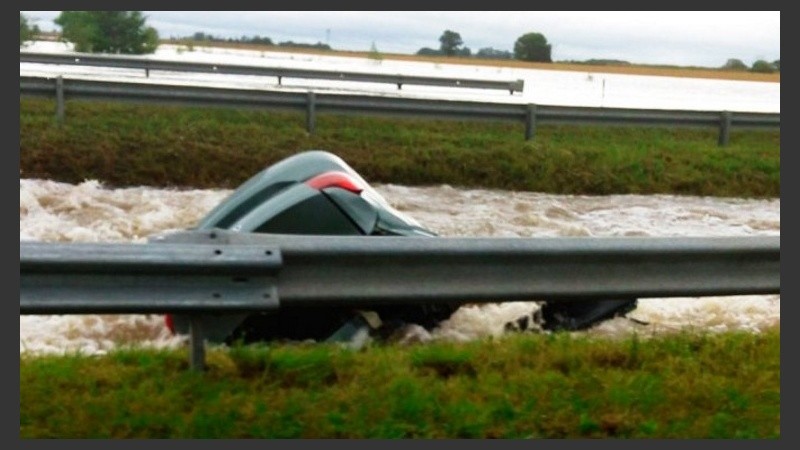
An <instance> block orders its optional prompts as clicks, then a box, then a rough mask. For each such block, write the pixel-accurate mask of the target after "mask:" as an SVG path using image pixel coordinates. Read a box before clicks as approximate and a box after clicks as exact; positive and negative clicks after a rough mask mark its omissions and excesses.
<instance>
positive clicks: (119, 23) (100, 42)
mask: <svg viewBox="0 0 800 450" xmlns="http://www.w3.org/2000/svg"><path fill="white" fill-rule="evenodd" d="M54 22H55V23H56V24H57V25H59V26H61V39H62V40H65V41H69V42H71V43H72V44H73V45H74V46H75V50H76V51H79V52H91V53H124V54H145V53H153V52H155V51H156V49H157V48H158V45H159V36H158V32H157V31H156V29H155V28H153V27H151V26H148V25H147V24H146V17H145V16H144V15H143V14H142V12H141V11H62V12H61V14H59V15H58V17H56V19H55V20H54ZM39 33H40V30H39V27H38V26H36V25H35V24H31V23H30V21H29V20H28V18H26V17H25V16H24V15H23V14H22V13H21V12H20V14H19V45H20V47H22V46H23V45H25V43H26V42H30V41H32V40H33V39H34V38H35V37H36V35H37V34H39ZM173 39H174V38H173ZM181 40H191V41H195V42H196V41H209V42H238V43H246V44H264V45H277V46H282V47H295V48H311V49H318V50H331V47H330V46H329V45H328V44H323V43H321V42H317V43H316V44H304V43H297V42H292V41H285V42H279V43H278V44H275V43H274V42H273V41H272V39H270V38H268V37H265V36H259V35H255V36H253V37H249V36H242V37H241V38H219V37H215V36H212V35H210V34H206V33H204V32H197V33H194V35H192V36H187V37H185V38H181ZM377 53H378V52H377V49H376V48H375V44H374V42H373V45H372V49H371V54H377ZM416 54H417V55H422V56H461V57H475V58H486V59H517V60H521V61H533V62H546V63H551V62H553V59H552V44H550V43H549V42H548V41H547V38H546V37H545V36H544V35H543V34H541V33H537V32H530V33H525V34H523V35H521V36H520V37H518V38H517V40H516V41H515V42H514V47H513V51H508V50H498V49H495V48H492V47H485V48H481V49H479V50H478V51H477V52H475V53H474V54H473V53H472V50H471V49H470V48H469V47H466V46H465V45H464V40H463V39H462V37H461V34H460V33H458V32H456V31H453V30H445V31H444V32H443V33H442V35H441V36H440V37H439V48H436V49H434V48H429V47H423V48H421V49H419V50H418V51H417V53H416ZM599 61H603V62H605V63H607V64H608V63H611V62H609V61H610V60H589V61H583V62H580V61H578V62H577V63H584V64H595V63H597V62H599ZM572 62H575V61H572ZM613 63H615V64H630V63H628V62H626V61H616V60H615V61H613ZM720 68H721V69H724V70H748V71H751V72H762V73H772V72H780V70H781V65H780V60H775V61H772V62H769V61H765V60H761V59H760V60H757V61H756V62H754V63H753V65H752V66H749V67H748V66H747V65H746V64H745V63H744V62H742V60H740V59H735V58H731V59H728V60H727V61H726V63H725V64H724V65H722V66H721V67H720Z"/></svg>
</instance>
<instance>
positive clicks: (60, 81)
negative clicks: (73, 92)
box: [56, 75, 64, 124]
mask: <svg viewBox="0 0 800 450" xmlns="http://www.w3.org/2000/svg"><path fill="white" fill-rule="evenodd" d="M56 121H57V122H58V123H59V124H62V123H64V78H63V77H62V76H61V75H59V76H58V78H56Z"/></svg>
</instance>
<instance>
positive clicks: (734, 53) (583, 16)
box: [21, 11, 781, 67]
mask: <svg viewBox="0 0 800 450" xmlns="http://www.w3.org/2000/svg"><path fill="white" fill-rule="evenodd" d="M21 12H22V13H23V14H25V16H26V17H28V18H29V19H32V20H33V21H34V22H35V23H36V24H37V25H39V27H40V28H42V29H43V30H58V29H59V27H58V26H56V25H55V24H54V23H53V22H52V20H53V19H54V18H55V17H56V16H57V15H58V13H59V11H21ZM144 14H145V15H146V16H147V18H148V19H147V23H148V24H149V25H151V26H153V27H155V28H156V30H158V32H159V35H160V36H161V37H162V38H169V37H173V36H174V37H182V36H188V35H191V34H193V33H195V32H198V31H202V32H204V33H207V34H212V35H214V36H220V37H225V38H228V37H241V36H242V35H247V36H254V35H260V36H266V37H269V38H270V39H272V40H273V41H274V42H276V43H277V42H281V41H289V40H291V41H295V42H303V43H309V44H313V43H317V42H322V43H327V44H329V45H330V46H331V47H333V48H334V49H337V50H357V51H368V50H370V48H371V47H372V44H373V43H374V44H375V46H376V47H377V49H378V50H379V51H381V52H384V53H416V51H417V50H419V49H420V48H422V47H430V48H437V49H438V48H439V36H441V35H442V33H443V32H444V31H445V30H452V31H455V32H457V33H459V34H460V35H461V38H462V40H463V41H464V46H466V47H469V48H470V49H471V50H472V52H473V53H475V52H477V51H478V50H479V49H481V48H485V47H492V48H494V49H497V50H509V51H511V50H513V48H514V42H515V41H516V40H517V38H518V37H519V36H521V35H523V34H525V33H529V32H537V33H542V34H543V35H544V36H545V38H547V41H548V42H549V43H550V44H551V45H552V58H553V60H554V61H564V60H586V59H619V60H625V61H629V62H632V63H643V64H669V65H681V66H705V67H719V66H722V65H723V64H724V63H725V62H726V61H727V60H728V59H729V58H737V59H741V60H742V61H743V62H745V63H746V64H748V65H750V64H752V63H753V62H754V61H756V60H758V59H764V60H767V61H774V60H777V59H780V51H781V39H780V35H781V23H780V19H781V17H780V11H687V12H681V11H648V12H641V11H640V12H637V11H629V12H619V11H617V12H602V11H600V12H598V11H594V12H580V11H566V12H559V11H543V12H536V11H144Z"/></svg>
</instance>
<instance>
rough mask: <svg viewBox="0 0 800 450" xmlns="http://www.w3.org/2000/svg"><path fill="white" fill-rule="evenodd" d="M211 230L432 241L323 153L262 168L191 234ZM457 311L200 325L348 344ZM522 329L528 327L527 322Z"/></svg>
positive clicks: (556, 316)
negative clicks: (364, 334)
mask: <svg viewBox="0 0 800 450" xmlns="http://www.w3.org/2000/svg"><path fill="white" fill-rule="evenodd" d="M216 228H222V229H228V230H232V231H240V232H247V233H280V234H302V235H352V236H416V237H430V238H435V237H436V234H435V233H434V232H432V231H430V230H427V229H425V228H423V227H422V226H421V225H420V224H419V223H417V221H415V220H414V219H413V218H411V217H409V216H407V215H406V214H403V213H401V212H400V211H397V210H396V209H395V208H393V207H392V206H391V205H389V203H388V202H387V201H386V200H385V199H384V198H383V197H382V196H381V195H380V194H378V192H377V191H375V189H373V188H372V187H371V186H370V185H369V184H368V183H367V182H366V181H365V180H364V179H363V178H362V177H361V176H360V175H359V174H358V173H357V172H356V171H355V170H353V168H352V167H350V166H349V165H348V164H347V163H345V162H344V161H343V160H342V159H341V158H339V157H338V156H336V155H334V154H331V153H329V152H325V151H320V150H314V151H306V152H302V153H299V154H296V155H294V156H291V157H289V158H286V159H284V160H282V161H280V162H278V163H276V164H274V165H272V166H270V167H268V168H266V169H264V170H263V171H261V172H260V173H258V174H256V175H255V176H253V177H252V178H250V179H249V180H247V181H246V182H245V183H244V184H242V185H241V186H240V187H239V188H238V189H236V190H235V191H234V192H233V193H232V194H231V195H230V196H229V197H228V198H226V199H225V200H224V201H223V202H221V203H220V204H219V205H217V207H216V208H214V209H213V210H212V211H211V212H209V213H208V215H206V216H205V217H204V218H203V219H202V220H201V221H200V223H199V224H198V225H197V227H196V229H199V230H210V229H216ZM462 304H463V303H461V302H440V303H421V304H416V305H401V306H397V305H390V306H387V305H377V306H376V307H375V308H373V309H372V310H371V311H354V310H352V309H351V308H342V307H330V306H325V307H305V308H295V309H292V308H281V309H280V310H278V311H271V312H265V313H256V314H238V315H225V316H219V317H209V318H206V319H205V320H206V321H209V320H210V321H214V323H213V324H211V325H212V326H210V327H206V329H208V330H209V331H211V332H210V333H209V334H208V338H209V339H210V340H211V341H217V342H226V343H232V342H237V341H238V342H242V341H243V342H254V341H265V340H306V339H313V340H317V341H319V340H327V341H347V340H349V339H352V338H353V336H355V335H356V334H357V333H359V332H363V331H364V330H367V331H368V332H369V333H370V334H373V335H376V336H381V335H382V336H386V335H388V334H389V333H391V331H392V330H393V329H397V328H398V327H400V326H402V325H406V324H415V325H419V326H422V327H424V328H425V329H427V330H431V329H432V328H434V327H436V326H437V325H438V324H439V323H440V322H441V321H443V320H446V319H447V318H449V317H450V315H451V314H452V313H453V312H455V310H456V309H458V308H459V307H460V306H461V305H462ZM635 307H636V300H635V299H624V300H602V301H586V302H568V303H554V304H552V305H548V304H547V303H545V304H544V305H543V306H542V309H541V311H539V312H540V314H538V315H537V318H536V319H535V320H540V321H542V322H543V323H541V327H542V328H543V329H545V330H578V329H584V328H588V327H590V326H592V325H593V324H595V323H597V322H600V321H602V320H606V319H608V318H611V317H614V316H616V315H620V314H624V313H627V312H629V311H630V310H632V309H634V308H635ZM166 321H167V325H168V327H169V328H170V330H171V331H172V332H173V333H188V329H189V318H188V317H187V316H184V315H180V314H173V315H168V316H167V317H166ZM520 325H522V324H521V323H520ZM507 328H508V327H507ZM520 328H522V329H524V328H527V323H526V324H525V326H521V327H518V328H517V329H520Z"/></svg>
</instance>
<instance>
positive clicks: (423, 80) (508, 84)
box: [19, 52, 525, 95]
mask: <svg viewBox="0 0 800 450" xmlns="http://www.w3.org/2000/svg"><path fill="white" fill-rule="evenodd" d="M19 62H21V63H22V62H25V63H38V64H61V65H71V66H95V67H113V68H120V69H138V70H144V71H145V75H146V76H147V77H149V76H150V71H151V70H160V71H168V72H196V73H214V74H229V75H256V76H268V77H277V79H278V84H282V82H283V79H284V78H300V79H318V80H336V81H362V82H370V83H390V84H396V85H397V89H402V88H403V85H404V84H413V85H426V86H444V87H460V88H476V89H503V90H507V91H509V93H510V94H512V95H513V94H514V92H522V90H523V88H524V86H525V82H524V80H508V81H506V80H485V79H471V78H444V77H427V76H418V75H399V74H378V73H369V72H347V71H336V70H311V69H292V68H281V67H259V66H245V65H238V64H213V63H201V62H186V61H163V60H157V59H149V58H143V57H137V56H119V55H96V54H91V53H78V54H64V53H39V52H19Z"/></svg>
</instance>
